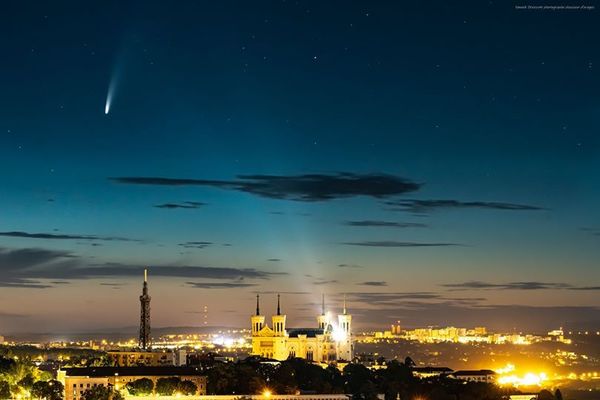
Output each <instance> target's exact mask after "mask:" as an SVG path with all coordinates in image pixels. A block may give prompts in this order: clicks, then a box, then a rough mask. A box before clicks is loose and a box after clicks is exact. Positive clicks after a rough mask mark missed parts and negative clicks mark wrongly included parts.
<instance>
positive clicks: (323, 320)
mask: <svg viewBox="0 0 600 400" xmlns="http://www.w3.org/2000/svg"><path fill="white" fill-rule="evenodd" d="M317 323H318V324H319V329H323V331H325V330H326V329H327V325H328V324H329V321H327V314H325V293H323V294H322V297H321V315H319V316H317Z"/></svg>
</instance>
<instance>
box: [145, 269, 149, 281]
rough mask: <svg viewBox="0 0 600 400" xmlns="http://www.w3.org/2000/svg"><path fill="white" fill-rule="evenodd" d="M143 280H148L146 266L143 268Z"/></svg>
mask: <svg viewBox="0 0 600 400" xmlns="http://www.w3.org/2000/svg"><path fill="white" fill-rule="evenodd" d="M144 282H148V268H144Z"/></svg>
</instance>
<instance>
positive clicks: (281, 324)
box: [271, 294, 288, 360]
mask: <svg viewBox="0 0 600 400" xmlns="http://www.w3.org/2000/svg"><path fill="white" fill-rule="evenodd" d="M271 319H272V321H273V334H274V336H275V338H274V340H273V358H275V359H276V360H285V359H286V358H288V350H287V345H286V344H287V336H288V335H287V331H286V330H285V319H286V315H285V314H281V299H280V296H279V294H278V295H277V314H275V315H273V316H272V317H271Z"/></svg>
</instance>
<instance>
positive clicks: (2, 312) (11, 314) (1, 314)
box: [0, 311, 30, 319]
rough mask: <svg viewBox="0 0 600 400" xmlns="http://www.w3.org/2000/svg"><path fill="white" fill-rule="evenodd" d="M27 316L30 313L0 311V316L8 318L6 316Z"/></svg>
mask: <svg viewBox="0 0 600 400" xmlns="http://www.w3.org/2000/svg"><path fill="white" fill-rule="evenodd" d="M27 317H30V315H28V314H17V313H11V312H4V311H0V318H6V319H8V318H27Z"/></svg>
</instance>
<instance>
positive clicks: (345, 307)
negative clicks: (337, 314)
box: [344, 293, 346, 315]
mask: <svg viewBox="0 0 600 400" xmlns="http://www.w3.org/2000/svg"><path fill="white" fill-rule="evenodd" d="M344 315H346V293H344Z"/></svg>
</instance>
